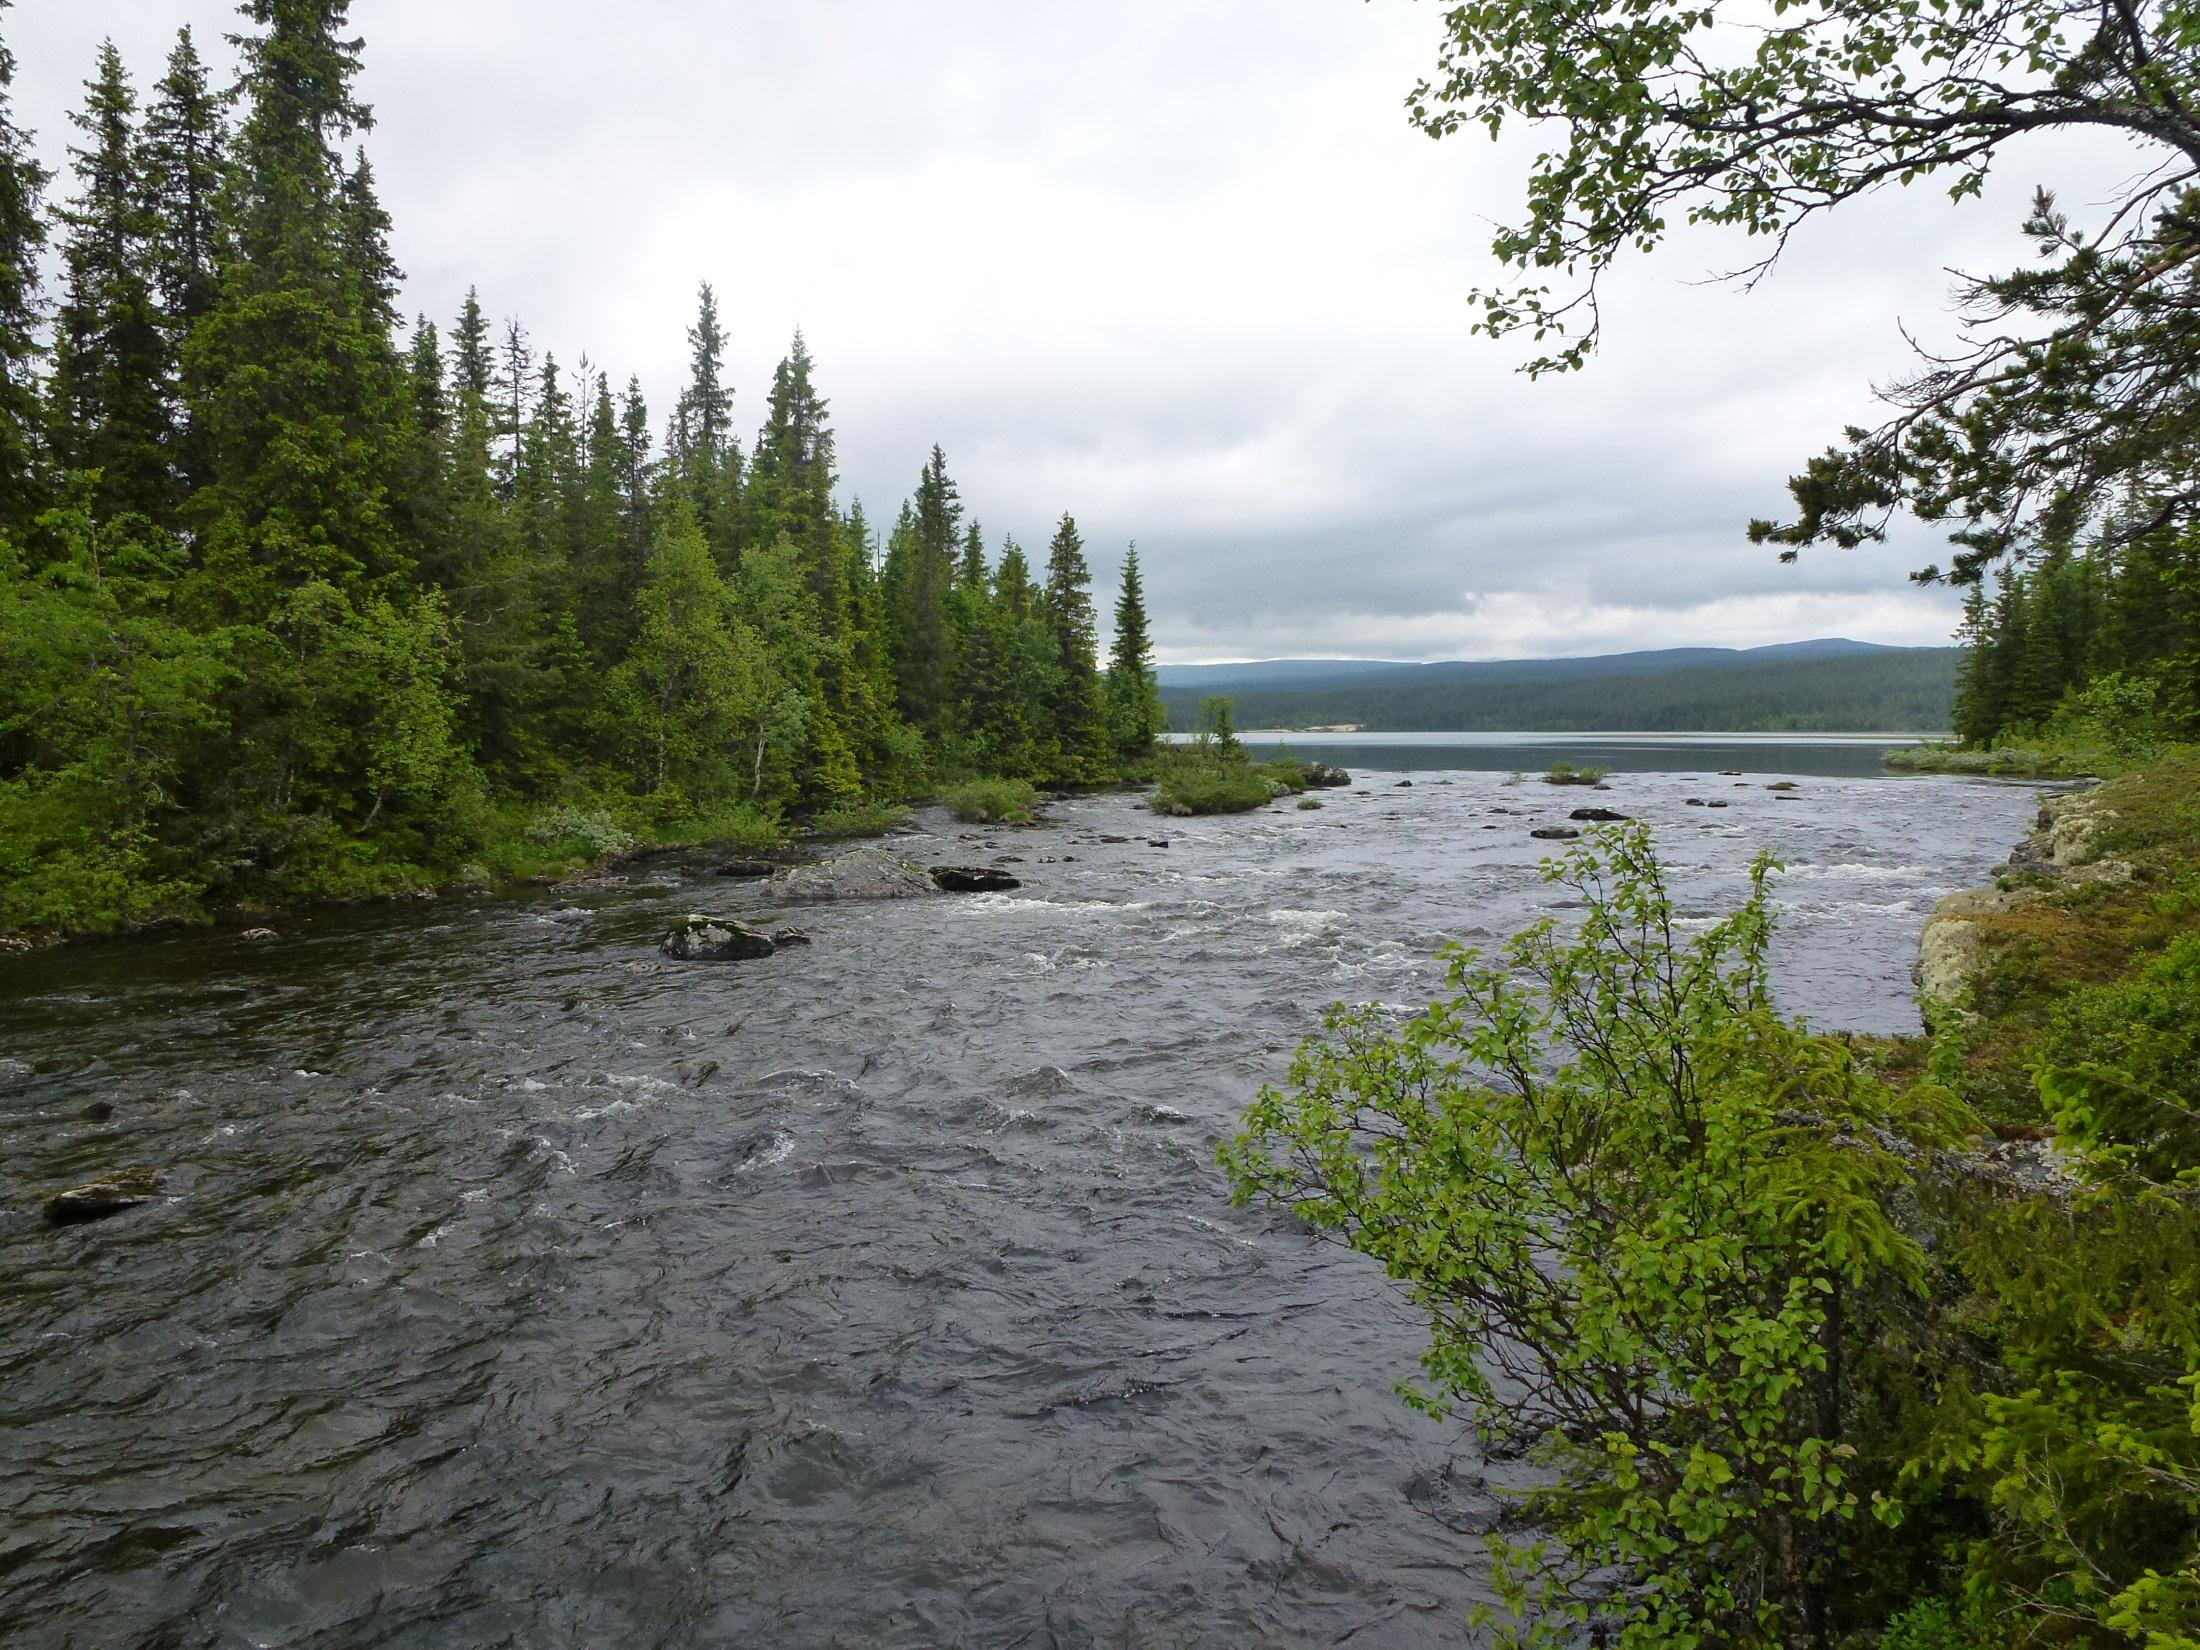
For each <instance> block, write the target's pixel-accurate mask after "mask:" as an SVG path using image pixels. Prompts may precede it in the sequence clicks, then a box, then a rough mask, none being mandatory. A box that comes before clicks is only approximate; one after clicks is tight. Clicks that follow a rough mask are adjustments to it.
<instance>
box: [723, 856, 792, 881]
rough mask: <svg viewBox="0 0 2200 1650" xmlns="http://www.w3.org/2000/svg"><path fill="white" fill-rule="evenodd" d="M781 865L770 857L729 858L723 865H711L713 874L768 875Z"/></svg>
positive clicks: (730, 875) (726, 875)
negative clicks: (769, 858) (776, 863)
mask: <svg viewBox="0 0 2200 1650" xmlns="http://www.w3.org/2000/svg"><path fill="white" fill-rule="evenodd" d="M778 869H779V867H778V866H777V865H775V864H773V863H772V862H771V861H770V860H768V859H729V860H727V861H726V862H725V863H724V864H723V865H714V866H712V867H711V874H712V875H713V876H721V877H768V876H770V875H771V874H772V873H773V872H774V871H777V870H778Z"/></svg>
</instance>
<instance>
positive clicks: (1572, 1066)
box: [1221, 824, 1964, 1650]
mask: <svg viewBox="0 0 2200 1650" xmlns="http://www.w3.org/2000/svg"><path fill="white" fill-rule="evenodd" d="M1773 869H1774V866H1773V865H1772V863H1771V862H1770V861H1769V860H1766V859H1760V860H1759V861H1758V862H1757V863H1756V865H1755V866H1754V867H1753V869H1752V872H1751V878H1750V892H1749V895H1748V897H1747V898H1746V900H1744V902H1743V903H1742V904H1741V906H1740V907H1739V908H1738V909H1736V910H1735V911H1734V912H1732V913H1731V914H1730V915H1728V916H1726V917H1725V918H1723V919H1722V920H1720V921H1718V922H1716V923H1714V924H1712V925H1711V926H1710V927H1708V928H1706V929H1705V930H1703V931H1702V932H1700V933H1696V934H1694V935H1692V936H1685V935H1683V934H1682V933H1680V932H1678V931H1677V930H1676V927H1675V919H1674V912H1673V905H1672V901H1671V898H1670V896H1669V894H1668V892H1667V889H1666V886H1665V882H1664V879H1663V876H1662V874H1661V872H1660V870H1659V867H1658V863H1657V860H1656V858H1655V856H1654V855H1653V853H1652V851H1651V845H1650V838H1649V835H1648V833H1647V831H1646V830H1645V829H1644V828H1643V827H1642V826H1640V825H1637V824H1627V825H1621V826H1618V827H1613V828H1600V829H1598V830H1595V831H1592V832H1590V833H1589V834H1588V836H1586V837H1585V838H1584V839H1583V841H1582V842H1581V844H1579V845H1578V846H1577V847H1576V848H1575V849H1574V850H1572V851H1571V852H1569V853H1568V854H1567V855H1566V857H1565V858H1564V859H1562V860H1558V861H1553V862H1550V863H1548V864H1547V865H1546V867H1545V876H1546V879H1547V880H1548V881H1550V882H1552V883H1554V884H1557V885H1558V886H1559V887H1561V888H1563V889H1566V890H1569V891H1571V892H1572V893H1573V894H1574V895H1575V896H1577V897H1578V898H1579V900H1580V901H1582V902H1583V912H1582V916H1581V919H1580V925H1579V927H1578V929H1577V930H1574V931H1568V930H1566V929H1563V928H1561V926H1560V925H1559V923H1558V921H1557V920H1556V919H1555V918H1545V919H1544V920H1542V921H1539V922H1537V923H1535V924H1534V925H1532V926H1531V927H1529V928H1528V929H1527V930H1525V931H1524V932H1522V933H1521V934H1519V935H1517V936H1516V937H1515V938H1513V939H1512V940H1511V941H1510V942H1508V943H1507V944H1506V945H1505V946H1504V948H1503V949H1502V951H1501V952H1499V953H1498V954H1497V955H1495V956H1484V955H1481V954H1479V953H1477V952H1474V951H1470V950H1463V949H1456V948H1455V949H1454V950H1453V951H1452V952H1451V953H1450V954H1449V965H1450V966H1449V992H1450V994H1449V995H1448V996H1446V997H1445V998H1443V999H1442V1000H1440V1001H1438V1002H1436V1003H1434V1004H1433V1005H1431V1006H1430V1007H1429V1008H1427V1009H1426V1010H1424V1011H1422V1012H1420V1013H1417V1014H1412V1015H1410V1016H1406V1017H1403V1018H1399V1017H1395V1016H1394V1015H1393V1014H1392V1013H1391V1012H1390V1011H1388V1010H1386V1009H1383V1008H1380V1007H1362V1008H1349V1007H1344V1006H1339V1007H1336V1008H1333V1009H1332V1010H1331V1011H1330V1012H1329V1013H1328V1015H1327V1016H1326V1018H1325V1020H1324V1022H1323V1027H1322V1031H1321V1033H1320V1034H1319V1035H1318V1036H1316V1037H1314V1038H1312V1039H1311V1040H1309V1041H1308V1042H1307V1043H1306V1044H1305V1045H1304V1046H1303V1047H1302V1048H1301V1049H1300V1051H1299V1053H1298V1055H1297V1058H1296V1059H1295V1060H1294V1061H1293V1063H1292V1066H1291V1069H1290V1076H1289V1080H1288V1082H1287V1083H1286V1084H1285V1085H1284V1086H1283V1087H1281V1088H1268V1089H1264V1090H1263V1091H1262V1093H1261V1095H1260V1097H1259V1099H1258V1100H1257V1101H1256V1102H1255V1103H1254V1105H1253V1106H1252V1107H1251V1109H1250V1110H1249V1112H1248V1113H1247V1115H1246V1117H1245V1119H1244V1124H1243V1127H1242V1130H1241V1131H1240V1132H1239V1133H1238V1134H1237V1135H1236V1137H1235V1138H1234V1139H1232V1140H1231V1141H1230V1142H1228V1143H1227V1144H1226V1145H1225V1146H1224V1148H1223V1149H1222V1152H1221V1161H1222V1163H1223V1166H1224V1167H1225V1169H1226V1170H1227V1171H1228V1174H1229V1177H1230V1180H1231V1184H1232V1188H1233V1191H1234V1194H1235V1196H1236V1197H1237V1198H1238V1199H1239V1200H1240V1201H1241V1202H1242V1201H1261V1202H1267V1203H1271V1204H1276V1205H1280V1206H1282V1207H1285V1208H1288V1209H1290V1210H1293V1211H1295V1212H1296V1213H1297V1214H1298V1215H1299V1216H1300V1217H1301V1218H1303V1219H1304V1220H1305V1221H1306V1222H1307V1223H1308V1224H1309V1225H1310V1226H1311V1227H1312V1228H1314V1230H1315V1231H1317V1232H1319V1233H1322V1234H1325V1235H1328V1236H1330V1237H1333V1238H1336V1239H1339V1240H1341V1241H1343V1242H1345V1243H1347V1244H1349V1245H1351V1246H1352V1247H1353V1248H1355V1249H1358V1250H1360V1251H1362V1252H1364V1253H1366V1254H1368V1255H1371V1256H1373V1257H1374V1258H1375V1259H1377V1260H1379V1261H1380V1262H1381V1263H1382V1264H1383V1266H1384V1267H1385V1269H1386V1270H1387V1271H1388V1272H1389V1274H1390V1276H1391V1277H1392V1278H1393V1279H1395V1280H1396V1281H1397V1282H1399V1283H1401V1284H1403V1285H1404V1286H1405V1289H1406V1291H1407V1292H1408V1294H1409V1295H1410V1297H1411V1298H1412V1300H1413V1301H1414V1303H1415V1304H1416V1305H1417V1306H1418V1307H1419V1308H1420V1309H1421V1310H1423V1311H1424V1312H1426V1313H1427V1315H1428V1318H1429V1322H1430V1326H1431V1331H1432V1339H1431V1344H1430V1345H1429V1347H1428V1349H1427V1351H1426V1353H1425V1354H1424V1355H1423V1359H1422V1363H1423V1368H1424V1372H1425V1377H1426V1379H1425V1381H1424V1383H1423V1384H1422V1386H1421V1388H1420V1389H1419V1390H1418V1392H1416V1393H1415V1394H1414V1395H1413V1396H1414V1397H1415V1400H1416V1401H1417V1402H1419V1403H1420V1404H1422V1405H1424V1406H1425V1407H1427V1408H1429V1409H1430V1410H1432V1411H1436V1412H1443V1411H1446V1410H1448V1409H1450V1408H1452V1407H1454V1406H1456V1407H1457V1408H1459V1409H1461V1410H1463V1411H1464V1413H1465V1414H1466V1415H1467V1416H1468V1417H1469V1418H1470V1419H1471V1421H1472V1422H1473V1424H1474V1425H1475V1427H1476V1429H1477V1431H1478V1434H1479V1436H1480V1437H1481V1439H1482V1441H1483V1442H1484V1444H1485V1445H1486V1446H1497V1445H1509V1446H1514V1447H1522V1446H1524V1447H1526V1448H1527V1449H1528V1450H1529V1451H1530V1453H1531V1457H1532V1459H1533V1460H1534V1461H1535V1462H1536V1463H1537V1464H1539V1465H1540V1467H1541V1468H1542V1469H1543V1472H1544V1474H1545V1475H1546V1476H1545V1477H1544V1479H1543V1481H1542V1482H1541V1483H1540V1484H1538V1485H1537V1486H1536V1487H1534V1488H1532V1489H1529V1490H1526V1491H1524V1492H1522V1493H1523V1494H1524V1497H1525V1503H1526V1504H1525V1507H1524V1508H1523V1511H1524V1512H1525V1514H1526V1515H1527V1521H1528V1526H1529V1527H1530V1528H1531V1529H1532V1530H1534V1531H1535V1532H1536V1533H1534V1534H1533V1535H1515V1534H1508V1533H1502V1532H1501V1533H1499V1534H1497V1535H1495V1536H1493V1537H1492V1538H1491V1543H1492V1550H1493V1554H1494V1556H1495V1560H1496V1570H1495V1581H1496V1586H1497V1590H1498V1595H1499V1597H1500V1599H1501V1600H1502V1601H1503V1602H1504V1604H1505V1606H1506V1608H1507V1612H1508V1613H1509V1616H1510V1621H1509V1623H1508V1624H1506V1625H1505V1626H1504V1630H1503V1631H1504V1636H1505V1637H1506V1639H1507V1641H1508V1642H1513V1643H1521V1644H1550V1645H1559V1644H1573V1643H1578V1642H1582V1640H1583V1638H1584V1637H1585V1636H1586V1635H1591V1634H1593V1635H1595V1637H1596V1638H1597V1639H1598V1641H1600V1642H1605V1643H1609V1644H1613V1645H1617V1646H1621V1647H1624V1650H1651V1647H1653V1646H1655V1647H1658V1650H1670V1647H1674V1646H1710V1645H1750V1644H1775V1643H1783V1642H1789V1641H1800V1640H1801V1639H1803V1638H1806V1637H1809V1636H1812V1635H1814V1634H1818V1633H1823V1632H1826V1631H1828V1630H1829V1629H1830V1628H1832V1627H1836V1626H1839V1625H1841V1624H1842V1623H1840V1622H1838V1621H1837V1620H1836V1618H1837V1617H1841V1616H1842V1615H1843V1612H1844V1601H1843V1599H1842V1597H1841V1589H1840V1587H1839V1585H1838V1581H1839V1577H1840V1575H1841V1573H1842V1572H1841V1564H1840V1556H1841V1553H1842V1550H1843V1547H1844V1544H1845V1542H1847V1541H1848V1539H1849V1538H1850V1535H1851V1533H1852V1532H1853V1531H1855V1530H1856V1528H1857V1526H1858V1525H1859V1524H1861V1525H1863V1526H1864V1527H1865V1530H1866V1532H1867V1534H1868V1531H1869V1528H1870V1526H1871V1521H1870V1520H1868V1519H1864V1520H1859V1518H1858V1513H1859V1510H1860V1508H1861V1507H1863V1506H1865V1505H1868V1504H1876V1499H1875V1498H1876V1497H1877V1495H1878V1493H1879V1489H1880V1486H1879V1484H1877V1483H1875V1482H1872V1481H1870V1480H1869V1479H1868V1478H1867V1477H1866V1476H1864V1475H1863V1474H1862V1473H1860V1471H1859V1469H1860V1467H1862V1466H1864V1465H1865V1463H1862V1462H1859V1461H1858V1460H1857V1459H1856V1456H1857V1451H1856V1450H1855V1448H1854V1447H1853V1446H1852V1445H1851V1444H1850V1443H1849V1442H1848V1441H1847V1436H1848V1432H1849V1428H1850V1424H1851V1420H1852V1417H1853V1416H1854V1414H1855V1412H1856V1410H1857V1408H1858V1407H1859V1405H1860V1403H1861V1402H1862V1400H1861V1398H1860V1396H1859V1394H1860V1392H1862V1391H1863V1390H1864V1389H1865V1388H1866V1386H1867V1384H1868V1377H1869V1371H1870V1369H1871V1367H1872V1365H1873V1364H1874V1361H1875V1360H1886V1359H1893V1360H1895V1361H1896V1362H1898V1363H1900V1362H1902V1361H1903V1360H1905V1359H1906V1357H1907V1353H1906V1351H1905V1349H1904V1348H1903V1346H1902V1335H1901V1332H1900V1329H1899V1326H1900V1324H1901V1323H1902V1322H1903V1321H1904V1320H1905V1312H1904V1310H1903V1309H1904V1308H1905V1306H1906V1305H1907V1304H1908V1303H1914V1302H1915V1300H1916V1299H1917V1298H1918V1297H1919V1295H1920V1294H1921V1293H1922V1291H1923V1290H1924V1288H1925V1286H1926V1274H1927V1257H1926V1255H1925V1253H1924V1252H1923V1250H1922V1248H1921V1246H1920V1245H1919V1243H1918V1242H1917V1241H1916V1239H1915V1238H1914V1237H1913V1236H1912V1235H1910V1234H1909V1233H1908V1232H1906V1231H1905V1230H1904V1229H1902V1227H1901V1226H1900V1225H1898V1223H1897V1221H1896V1219H1895V1218H1894V1217H1893V1216H1892V1215H1891V1214H1890V1212H1889V1211H1890V1209H1891V1208H1892V1207H1894V1206H1895V1205H1896V1203H1897V1201H1898V1198H1899V1197H1900V1196H1901V1195H1902V1194H1904V1193H1905V1191H1906V1189H1907V1188H1908V1187H1909V1186H1910V1185H1911V1183H1912V1180H1913V1176H1914V1173H1915V1170H1916V1166H1917V1160H1918V1158H1919V1156H1920V1154H1922V1153H1925V1152H1927V1151H1930V1150H1932V1149H1934V1148H1936V1147H1939V1146H1942V1145H1945V1144H1947V1143H1949V1142H1952V1141H1953V1140H1954V1139H1956V1138H1957V1137H1958V1134H1959V1132H1960V1129H1961V1127H1962V1124H1963V1121H1964V1114H1963V1113H1962V1110H1961V1108H1960V1107H1959V1106H1957V1105H1956V1104H1955V1102H1954V1101H1953V1099H1952V1098H1951V1097H1949V1096H1948V1095H1947V1093H1946V1091H1945V1090H1942V1089H1939V1088H1937V1087H1935V1086H1933V1085H1930V1084H1926V1085H1920V1086H1918V1087H1917V1088H1915V1089H1913V1090H1912V1091H1911V1092H1910V1094H1909V1095H1908V1096H1907V1097H1897V1096H1896V1095H1895V1094H1893V1093H1892V1092H1890V1091H1889V1090H1887V1089H1886V1088H1885V1087H1883V1086H1881V1085H1880V1084H1878V1083H1876V1082H1874V1081H1873V1080H1871V1079H1870V1078H1869V1077H1868V1076H1867V1075H1866V1074H1865V1073H1864V1072H1862V1071H1861V1070H1860V1069H1859V1068H1858V1066H1857V1065H1856V1064H1855V1062H1854V1060H1853V1058H1852V1056H1851V1053H1850V1051H1849V1049H1848V1048H1847V1047H1846V1046H1845V1045H1844V1044H1842V1043H1841V1042H1839V1041H1837V1040H1834V1039H1829V1038H1822V1037H1817V1036H1813V1035H1811V1034H1809V1033H1808V1032H1807V1031H1806V1030H1805V1029H1804V1028H1803V1027H1802V1026H1801V1025H1799V1024H1797V1023H1795V1022H1792V1021H1789V1020H1786V1019H1784V1018H1782V1017H1781V1016H1780V1015H1779V1014H1778V1013H1777V1012H1776V1011H1775V1009H1774V1008H1773V1006H1772V1003H1771V999H1770V995H1769V991H1768V986H1767V978H1766V946H1767V941H1768V938H1769V936H1770V933H1771V927H1772V922H1771V913H1770V909H1769V904H1768V897H1767V887H1766V879H1767V877H1768V875H1769V873H1770V872H1771V871H1772V870H1773Z"/></svg>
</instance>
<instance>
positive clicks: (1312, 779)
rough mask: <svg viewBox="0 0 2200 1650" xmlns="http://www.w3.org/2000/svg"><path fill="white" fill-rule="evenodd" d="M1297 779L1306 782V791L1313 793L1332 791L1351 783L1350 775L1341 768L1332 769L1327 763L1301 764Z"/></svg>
mask: <svg viewBox="0 0 2200 1650" xmlns="http://www.w3.org/2000/svg"><path fill="white" fill-rule="evenodd" d="M1299 777H1300V778H1301V779H1302V780H1304V781H1305V782H1306V788H1307V789H1308V790H1314V791H1323V790H1334V789H1336V788H1337V787H1338V786H1340V785H1349V784H1351V783H1352V776H1351V775H1350V774H1348V773H1346V772H1345V771H1344V769H1342V768H1332V767H1331V766H1330V765H1329V764H1328V763H1327V762H1302V763H1301V764H1299Z"/></svg>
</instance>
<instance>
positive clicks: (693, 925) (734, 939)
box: [657, 917, 778, 962]
mask: <svg viewBox="0 0 2200 1650" xmlns="http://www.w3.org/2000/svg"><path fill="white" fill-rule="evenodd" d="M657 949H658V950H660V951H662V952H663V953H664V954H665V955H666V956H668V957H673V958H676V959H678V960H679V961H681V962H748V961H750V960H752V959H754V958H757V957H768V956H770V955H771V954H772V953H773V952H774V951H776V950H777V949H778V946H777V945H775V944H774V943H773V939H772V936H771V935H769V934H767V933H765V932H764V931H763V930H762V929H761V928H751V927H750V926H749V925H748V924H747V923H745V922H737V921H735V920H734V919H733V918H732V917H689V918H688V919H687V920H686V921H685V922H682V923H681V924H680V925H679V927H677V928H675V929H673V931H672V932H671V933H669V934H667V935H666V936H665V937H664V942H663V943H662V944H661V945H659V946H658V947H657Z"/></svg>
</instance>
